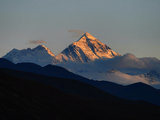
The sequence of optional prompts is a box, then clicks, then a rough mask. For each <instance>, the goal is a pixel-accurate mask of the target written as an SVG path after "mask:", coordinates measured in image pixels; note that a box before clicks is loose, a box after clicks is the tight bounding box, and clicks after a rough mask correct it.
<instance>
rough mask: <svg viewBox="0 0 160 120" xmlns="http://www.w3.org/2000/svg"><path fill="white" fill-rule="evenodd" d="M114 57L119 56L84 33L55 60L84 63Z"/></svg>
mask: <svg viewBox="0 0 160 120" xmlns="http://www.w3.org/2000/svg"><path fill="white" fill-rule="evenodd" d="M115 56H119V54H118V53H116V52H115V51H113V50H112V49H111V48H110V47H108V46H107V45H106V44H104V43H102V42H100V41H99V40H98V39H97V38H95V37H94V36H92V35H91V34H90V33H88V32H86V33H84V34H83V35H82V36H81V37H80V39H79V40H78V41H76V42H73V43H72V44H70V45H69V46H68V47H67V48H66V49H64V50H63V51H62V52H61V53H60V54H58V55H57V56H56V59H57V60H59V61H60V62H64V61H75V62H82V63H84V62H89V61H94V60H96V59H103V58H113V57H115Z"/></svg>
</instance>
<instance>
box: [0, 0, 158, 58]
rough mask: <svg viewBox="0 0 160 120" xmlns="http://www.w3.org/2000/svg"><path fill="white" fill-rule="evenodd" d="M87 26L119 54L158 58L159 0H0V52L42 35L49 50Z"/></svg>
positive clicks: (55, 50) (64, 44)
mask: <svg viewBox="0 0 160 120" xmlns="http://www.w3.org/2000/svg"><path fill="white" fill-rule="evenodd" d="M70 30H81V31H85V32H89V33H91V34H93V35H94V36H95V37H97V38H98V39H99V40H100V41H102V42H103V43H106V44H107V45H109V46H110V47H111V48H112V49H113V50H115V51H117V52H119V53H120V54H125V53H133V54H135V55H136V56H137V57H157V58H159V59H160V53H159V52H160V47H159V46H160V0H0V56H3V55H4V54H5V53H7V52H8V51H10V50H11V49H13V48H18V49H23V48H27V47H35V46H36V45H32V44H29V41H30V40H45V41H46V42H47V44H45V45H46V46H47V47H48V48H50V49H51V50H52V51H53V53H54V54H57V53H59V52H61V51H62V50H63V49H64V48H65V47H67V46H68V45H69V44H70V43H72V42H74V41H76V40H77V39H78V37H80V36H76V37H75V36H74V37H73V33H71V32H68V31H70Z"/></svg>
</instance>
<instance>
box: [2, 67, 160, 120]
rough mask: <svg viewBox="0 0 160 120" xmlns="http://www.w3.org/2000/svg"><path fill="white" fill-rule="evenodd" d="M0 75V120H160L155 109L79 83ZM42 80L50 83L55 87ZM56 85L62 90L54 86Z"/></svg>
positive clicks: (14, 73)
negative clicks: (61, 87)
mask: <svg viewBox="0 0 160 120" xmlns="http://www.w3.org/2000/svg"><path fill="white" fill-rule="evenodd" d="M0 73H1V74H0V98H1V99H0V119H1V120H18V119H21V120H50V119H54V120H72V119H74V120H106V119H109V120H111V119H123V120H128V119H131V120H137V119H152V120H155V119H157V120H158V119H159V117H160V107H158V106H155V105H152V104H149V103H145V102H133V101H127V100H123V99H119V98H117V97H114V96H112V95H110V94H107V93H105V92H103V91H101V90H99V89H97V88H95V87H92V86H90V85H89V84H85V83H83V82H80V81H75V80H72V79H64V78H56V77H47V76H41V75H38V74H33V73H26V72H20V71H15V70H8V69H0ZM44 81H48V82H46V83H49V81H52V82H51V83H53V84H55V86H54V85H49V84H44ZM65 81H67V82H65ZM74 81H75V82H74ZM60 83H61V85H62V86H63V88H64V89H60V87H56V86H58V85H60Z"/></svg>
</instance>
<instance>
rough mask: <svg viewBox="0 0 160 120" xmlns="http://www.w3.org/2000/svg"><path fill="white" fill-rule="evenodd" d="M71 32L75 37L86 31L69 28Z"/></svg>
mask: <svg viewBox="0 0 160 120" xmlns="http://www.w3.org/2000/svg"><path fill="white" fill-rule="evenodd" d="M68 32H69V33H71V34H72V37H73V38H77V37H80V36H81V35H82V34H84V33H85V32H84V31H83V30H73V29H72V30H68Z"/></svg>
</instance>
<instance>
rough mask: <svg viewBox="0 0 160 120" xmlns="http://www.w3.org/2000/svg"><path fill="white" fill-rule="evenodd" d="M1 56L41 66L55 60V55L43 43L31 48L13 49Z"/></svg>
mask: <svg viewBox="0 0 160 120" xmlns="http://www.w3.org/2000/svg"><path fill="white" fill-rule="evenodd" d="M3 58H5V59H8V60H10V61H12V62H13V63H22V62H32V63H35V64H39V65H41V66H45V65H48V64H54V63H55V62H56V59H55V55H54V54H53V53H52V52H51V51H50V50H49V49H48V48H47V47H46V46H44V45H39V46H37V47H36V48H33V49H31V48H27V49H23V50H17V49H13V50H11V51H10V52H9V53H7V54H6V55H5V56H4V57H3Z"/></svg>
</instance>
